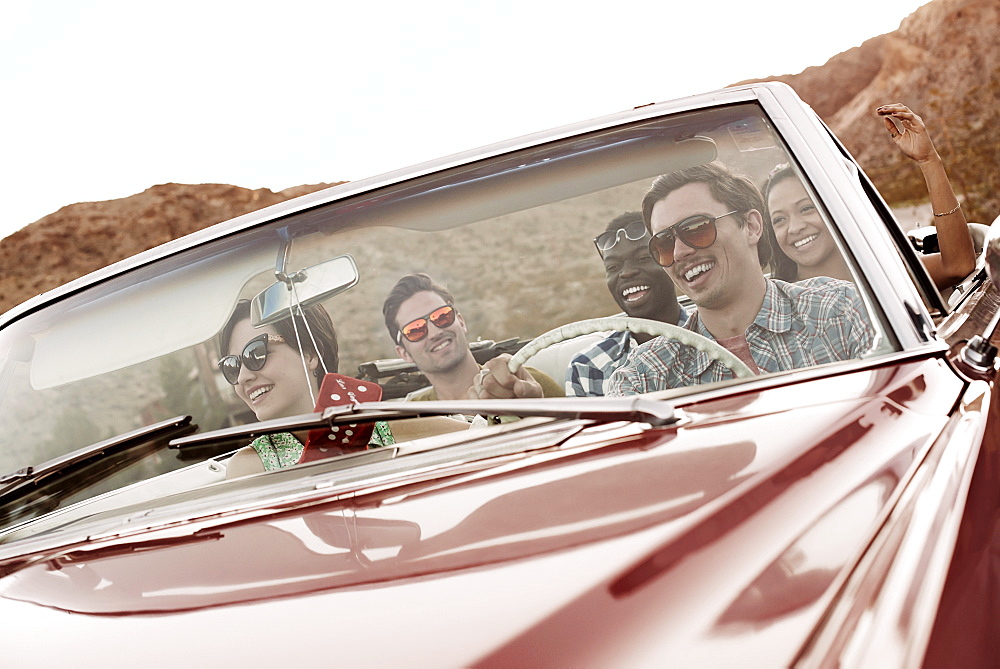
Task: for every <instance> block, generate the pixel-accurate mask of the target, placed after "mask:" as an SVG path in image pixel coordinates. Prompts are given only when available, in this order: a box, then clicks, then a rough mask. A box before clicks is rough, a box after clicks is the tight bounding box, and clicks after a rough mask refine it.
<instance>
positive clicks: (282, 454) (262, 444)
mask: <svg viewBox="0 0 1000 669" xmlns="http://www.w3.org/2000/svg"><path fill="white" fill-rule="evenodd" d="M394 443H396V442H395V441H394V440H393V438H392V431H391V430H390V429H389V424H388V423H387V422H385V421H384V420H380V421H378V422H377V423H375V429H374V430H373V431H372V436H371V439H369V440H368V448H379V447H381V446H391V445H392V444H394ZM250 447H251V448H253V450H254V451H256V452H257V455H258V456H259V457H260V461H261V462H263V463H264V471H268V472H271V471H274V470H276V469H283V468H285V467H291V466H292V465H294V464H296V463H297V462H298V461H299V458H301V457H302V451H303V450H305V445H304V444H303V443H302V442H301V441H299V440H298V439H296V438H295V435H293V434H292V433H290V432H276V433H274V434H265V435H263V436H260V437H257V438H256V439H254V440H253V443H251V444H250Z"/></svg>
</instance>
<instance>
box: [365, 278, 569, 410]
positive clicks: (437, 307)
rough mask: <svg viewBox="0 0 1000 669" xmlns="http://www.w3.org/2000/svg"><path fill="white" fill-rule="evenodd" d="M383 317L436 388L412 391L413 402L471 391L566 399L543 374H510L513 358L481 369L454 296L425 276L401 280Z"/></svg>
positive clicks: (403, 353)
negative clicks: (510, 360)
mask: <svg viewBox="0 0 1000 669" xmlns="http://www.w3.org/2000/svg"><path fill="white" fill-rule="evenodd" d="M382 314H383V316H385V326H386V329H388V330H389V336H390V337H392V340H393V343H394V344H395V345H396V353H397V354H398V355H399V356H400V357H401V358H402V359H403V360H406V361H407V362H412V363H413V364H415V365H416V366H417V369H419V370H420V371H421V372H422V373H423V374H424V376H426V377H427V380H428V381H429V382H430V384H431V387H430V388H424V389H422V390H418V391H416V392H414V393H410V395H409V396H407V398H406V399H407V400H409V401H430V400H438V399H441V400H456V399H468V398H469V397H470V393H475V396H477V397H482V398H493V399H509V398H514V397H542V396H545V397H560V396H562V395H563V391H562V388H560V387H559V384H557V383H556V382H555V381H553V380H552V379H551V378H549V376H548V375H546V374H544V373H543V372H540V371H538V370H535V369H531V368H523V369H520V370H518V373H517V374H516V375H514V374H511V373H510V372H509V371H508V370H507V368H506V361H507V360H508V359H509V358H510V356H509V355H501V356H498V357H497V358H495V359H494V360H496V361H499V362H494V360H491V361H489V363H493V364H492V365H490V364H489V363H488V364H487V365H486V366H484V367H480V366H479V363H477V362H476V359H475V357H474V356H473V355H472V351H471V350H470V349H469V340H468V338H467V335H466V326H465V319H464V318H462V315H461V314H460V313H459V312H458V309H457V308H456V307H455V298H454V297H453V296H452V295H451V293H449V292H448V290H447V289H445V288H444V287H442V286H439V285H438V284H436V283H434V280H433V279H431V277H429V276H427V275H426V274H408V275H406V276H404V277H402V278H401V279H400V280H399V281H398V282H396V285H395V286H394V287H393V289H392V290H391V291H390V292H389V295H388V296H387V297H386V299H385V303H384V304H383V305H382ZM475 389H480V390H479V391H478V392H476V390H475Z"/></svg>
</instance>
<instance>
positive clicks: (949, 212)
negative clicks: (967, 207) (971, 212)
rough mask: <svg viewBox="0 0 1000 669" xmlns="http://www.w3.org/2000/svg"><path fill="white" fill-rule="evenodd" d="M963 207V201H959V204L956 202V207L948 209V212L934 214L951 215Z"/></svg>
mask: <svg viewBox="0 0 1000 669" xmlns="http://www.w3.org/2000/svg"><path fill="white" fill-rule="evenodd" d="M961 208H962V203H961V202H959V203H958V204H956V205H955V208H954V209H952V210H951V211H946V212H944V213H943V214H934V215H935V216H947V215H949V214H954V213H955V212H956V211H958V210H959V209H961Z"/></svg>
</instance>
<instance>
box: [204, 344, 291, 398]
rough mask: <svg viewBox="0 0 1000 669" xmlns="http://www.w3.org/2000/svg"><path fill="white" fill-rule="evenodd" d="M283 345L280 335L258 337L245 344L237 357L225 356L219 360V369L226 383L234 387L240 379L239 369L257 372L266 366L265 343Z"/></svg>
mask: <svg viewBox="0 0 1000 669" xmlns="http://www.w3.org/2000/svg"><path fill="white" fill-rule="evenodd" d="M269 341H273V342H275V343H284V342H285V338H284V337H282V336H281V335H274V334H267V333H264V334H262V335H258V336H256V337H254V338H253V339H251V340H250V341H248V342H247V345H246V346H244V347H243V352H242V353H241V354H239V355H227V356H226V357H224V358H223V359H222V360H219V363H218V364H219V369H220V370H222V375H223V376H224V377H226V381H229V383H230V384H232V385H234V386H235V385H236V384H237V382H238V381H239V378H240V368H242V367H243V365H246V368H247V369H249V370H250V371H253V372H259V371H260V370H261V369H262V368H263V367H264V365H265V364H267V342H269Z"/></svg>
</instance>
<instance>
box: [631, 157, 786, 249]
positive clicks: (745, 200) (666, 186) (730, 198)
mask: <svg viewBox="0 0 1000 669" xmlns="http://www.w3.org/2000/svg"><path fill="white" fill-rule="evenodd" d="M692 183H703V184H706V185H707V186H708V189H709V191H710V192H711V193H712V197H714V198H715V199H716V200H718V201H719V202H722V203H723V204H725V205H726V206H728V207H729V208H730V209H735V210H736V211H737V212H739V214H740V216H739V217H738V218H737V221H738V222H739V225H740V227H742V226H743V225H744V224H745V223H746V215H747V213H749V212H750V211H752V210H757V212H759V213H760V215H761V217H762V218H763V219H764V229H765V234H764V235H763V236H762V237H761V240H760V242H758V244H757V258H758V260H760V266H761V267H764V266H765V265H767V263H768V262H770V260H771V246H772V242H771V239H772V238H773V237H774V233H773V231H772V232H771V234H770V235H768V234H767V231H768V230H770V228H771V219H770V218H768V215H767V206H766V205H765V204H764V196H763V195H761V193H760V190H759V189H758V188H757V186H755V185H754V183H753V181H752V180H751V179H750V177H748V176H746V175H745V174H738V173H736V172H734V171H732V170H731V169H729V168H728V167H727V166H726V165H724V164H722V163H720V162H719V161H713V162H711V163H705V164H704V165H697V166H695V167H689V168H687V169H683V170H678V171H676V172H670V173H669V174H664V175H662V176H659V177H657V178H656V180H655V181H653V185H652V186H650V187H649V190H648V191H647V192H646V195H645V196H644V197H643V198H642V219H643V222H644V223H645V224H646V229H647V230H649V231H650V233H652V228H651V224H650V219H651V217H652V215H653V206H654V205H656V203H657V202H659V201H660V200H662V199H663V198H665V197H667V196H668V195H670V194H671V193H672V192H674V191H675V190H677V189H678V188H681V187H682V186H686V185H688V184H692Z"/></svg>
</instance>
